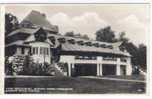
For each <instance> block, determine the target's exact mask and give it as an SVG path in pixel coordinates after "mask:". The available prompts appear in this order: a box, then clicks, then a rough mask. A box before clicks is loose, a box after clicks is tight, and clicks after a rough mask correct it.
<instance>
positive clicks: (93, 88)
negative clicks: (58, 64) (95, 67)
mask: <svg viewBox="0 0 152 99" xmlns="http://www.w3.org/2000/svg"><path fill="white" fill-rule="evenodd" d="M145 86H146V84H145V83H142V82H124V81H111V80H103V79H93V78H79V77H44V78H43V77H38V78H32V77H30V78H28V77H26V78H5V93H10V92H6V90H8V89H9V88H19V89H18V90H20V91H16V92H13V93H57V94H60V93H72V94H78V93H81V94H87V93H88V94H111V93H114V94H120V93H126V94H137V93H139V94H143V93H145V92H144V91H145V89H144V88H145ZM25 89H26V90H28V89H30V90H33V91H25ZM9 90H10V89H9ZM13 90H14V89H13ZM15 90H17V89H15Z"/></svg>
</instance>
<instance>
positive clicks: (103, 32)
mask: <svg viewBox="0 0 152 99" xmlns="http://www.w3.org/2000/svg"><path fill="white" fill-rule="evenodd" d="M96 40H97V41H102V42H115V41H116V39H115V34H114V31H113V30H112V29H111V26H107V27H105V28H101V29H99V30H98V31H97V32H96Z"/></svg>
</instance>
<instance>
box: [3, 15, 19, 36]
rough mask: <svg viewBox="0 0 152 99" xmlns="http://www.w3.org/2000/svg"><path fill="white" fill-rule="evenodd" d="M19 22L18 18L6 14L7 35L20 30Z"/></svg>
mask: <svg viewBox="0 0 152 99" xmlns="http://www.w3.org/2000/svg"><path fill="white" fill-rule="evenodd" d="M18 25H19V22H18V19H17V17H16V16H14V15H13V14H11V13H6V14H5V35H8V34H9V33H10V32H12V31H14V30H15V29H17V28H18Z"/></svg>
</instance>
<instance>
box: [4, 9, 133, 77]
mask: <svg viewBox="0 0 152 99" xmlns="http://www.w3.org/2000/svg"><path fill="white" fill-rule="evenodd" d="M20 26H21V27H20V28H19V29H17V30H15V31H13V32H11V33H10V34H8V35H7V36H6V46H5V51H6V53H5V54H6V56H13V55H29V54H30V55H31V57H32V58H33V60H34V62H37V63H44V62H47V63H49V64H54V66H55V68H57V69H58V70H59V71H60V72H62V73H63V75H67V76H71V75H72V74H73V73H74V75H76V76H102V75H131V74H132V65H131V56H130V54H129V53H128V52H126V51H121V50H120V46H121V42H117V43H106V42H98V41H93V40H84V39H80V38H72V37H67V36H63V35H60V34H58V27H57V26H55V25H52V24H50V23H49V22H48V21H47V19H46V16H45V15H44V14H42V13H40V12H37V11H32V12H31V13H30V14H29V15H28V16H27V17H25V19H24V20H23V21H22V22H21V23H20ZM55 57H57V58H56V61H53V60H54V59H55ZM57 63H66V64H67V71H64V70H63V69H62V68H61V67H60V66H58V65H57Z"/></svg>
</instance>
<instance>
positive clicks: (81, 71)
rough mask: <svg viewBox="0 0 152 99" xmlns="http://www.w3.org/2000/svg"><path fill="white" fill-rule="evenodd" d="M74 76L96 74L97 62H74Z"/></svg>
mask: <svg viewBox="0 0 152 99" xmlns="http://www.w3.org/2000/svg"><path fill="white" fill-rule="evenodd" d="M74 74H75V76H96V75H97V64H75V73H74Z"/></svg>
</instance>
